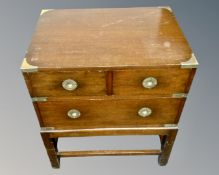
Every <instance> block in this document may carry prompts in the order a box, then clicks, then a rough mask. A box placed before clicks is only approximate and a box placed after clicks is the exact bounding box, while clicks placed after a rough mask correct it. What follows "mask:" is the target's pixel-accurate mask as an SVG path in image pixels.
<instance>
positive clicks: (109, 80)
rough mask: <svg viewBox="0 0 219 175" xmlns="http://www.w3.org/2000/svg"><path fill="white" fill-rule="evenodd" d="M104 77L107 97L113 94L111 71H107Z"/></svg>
mask: <svg viewBox="0 0 219 175" xmlns="http://www.w3.org/2000/svg"><path fill="white" fill-rule="evenodd" d="M106 75H107V77H106V89H107V95H112V94H113V71H107V74H106Z"/></svg>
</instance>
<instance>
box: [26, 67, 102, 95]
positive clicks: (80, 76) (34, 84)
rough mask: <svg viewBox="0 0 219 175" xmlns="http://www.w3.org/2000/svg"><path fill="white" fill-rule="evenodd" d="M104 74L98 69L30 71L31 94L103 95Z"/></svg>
mask: <svg viewBox="0 0 219 175" xmlns="http://www.w3.org/2000/svg"><path fill="white" fill-rule="evenodd" d="M105 76H106V73H105V72H99V71H72V72H69V71H66V72H37V73H32V74H29V77H30V82H31V95H32V96H36V97H42V96H43V97H44V96H45V97H54V96H60V97H61V96H64V97H66V96H86V95H105V94H106V81H105V79H106V77H105ZM65 80H67V81H65ZM69 80H70V81H69ZM64 81H65V82H64ZM63 82H64V83H63ZM69 84H70V89H68V87H69V86H68V85H69ZM72 87H73V88H75V89H73V88H72ZM65 88H67V89H65Z"/></svg>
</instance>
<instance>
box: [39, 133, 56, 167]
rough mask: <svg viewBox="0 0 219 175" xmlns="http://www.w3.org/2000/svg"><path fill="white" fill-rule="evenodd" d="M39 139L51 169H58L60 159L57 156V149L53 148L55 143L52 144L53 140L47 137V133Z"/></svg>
mask: <svg viewBox="0 0 219 175" xmlns="http://www.w3.org/2000/svg"><path fill="white" fill-rule="evenodd" d="M41 137H42V139H43V142H44V145H45V148H46V151H47V154H48V157H49V160H50V162H51V165H52V167H53V168H59V167H60V157H59V156H57V151H58V150H57V147H56V146H55V145H56V143H55V142H54V139H53V138H50V137H49V134H48V133H41Z"/></svg>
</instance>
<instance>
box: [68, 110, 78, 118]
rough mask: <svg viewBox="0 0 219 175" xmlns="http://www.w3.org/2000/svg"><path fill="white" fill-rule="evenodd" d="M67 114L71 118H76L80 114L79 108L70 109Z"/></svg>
mask: <svg viewBox="0 0 219 175" xmlns="http://www.w3.org/2000/svg"><path fill="white" fill-rule="evenodd" d="M67 114H68V116H69V117H70V118H72V119H76V118H79V117H80V116H81V113H80V111H79V110H77V109H71V110H69V111H68V113H67Z"/></svg>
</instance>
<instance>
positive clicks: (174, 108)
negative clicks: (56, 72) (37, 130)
mask: <svg viewBox="0 0 219 175" xmlns="http://www.w3.org/2000/svg"><path fill="white" fill-rule="evenodd" d="M182 101H183V99H177V98H147V99H144V98H138V99H136V98H135V99H133V98H131V99H123V98H113V97H112V98H107V99H102V98H92V99H86V98H84V99H81V98H78V99H74V100H70V99H68V100H67V99H66V101H57V100H54V101H47V102H37V105H38V107H39V110H40V114H41V115H42V116H41V117H42V121H43V123H44V125H45V126H47V127H56V128H65V127H67V128H69V127H70V128H90V127H97V128H99V127H120V126H143V125H159V124H173V123H176V118H177V117H178V111H179V107H180V104H181V102H182Z"/></svg>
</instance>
